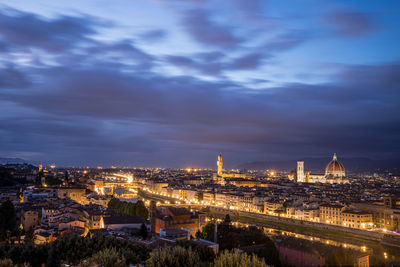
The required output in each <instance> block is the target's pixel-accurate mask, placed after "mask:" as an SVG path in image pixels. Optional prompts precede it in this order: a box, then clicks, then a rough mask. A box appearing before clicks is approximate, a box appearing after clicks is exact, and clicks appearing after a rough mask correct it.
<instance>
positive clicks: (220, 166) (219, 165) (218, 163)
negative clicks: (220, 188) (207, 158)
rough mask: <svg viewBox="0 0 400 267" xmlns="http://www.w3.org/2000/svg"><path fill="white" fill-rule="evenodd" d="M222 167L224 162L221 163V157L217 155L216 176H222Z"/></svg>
mask: <svg viewBox="0 0 400 267" xmlns="http://www.w3.org/2000/svg"><path fill="white" fill-rule="evenodd" d="M223 166H224V162H223V161H222V155H221V154H219V156H218V160H217V167H218V171H217V174H218V175H221V174H222V167H223Z"/></svg>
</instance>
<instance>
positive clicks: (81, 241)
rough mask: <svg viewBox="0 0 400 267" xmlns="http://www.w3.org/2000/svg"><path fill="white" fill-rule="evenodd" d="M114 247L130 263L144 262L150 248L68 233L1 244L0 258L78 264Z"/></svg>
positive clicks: (36, 263) (127, 242) (40, 262)
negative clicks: (43, 239)
mask: <svg viewBox="0 0 400 267" xmlns="http://www.w3.org/2000/svg"><path fill="white" fill-rule="evenodd" d="M111 248H114V249H115V250H116V251H117V252H118V253H120V254H121V255H122V256H123V257H124V258H125V260H126V263H127V264H134V263H143V262H144V261H146V259H147V258H148V257H149V253H150V251H149V250H148V249H147V248H145V247H143V246H139V245H136V244H133V243H131V242H129V241H126V240H120V239H116V238H114V237H105V236H103V235H94V236H93V237H81V236H77V235H64V236H61V237H59V238H58V239H57V240H56V241H54V242H52V243H48V244H43V245H37V246H33V245H30V244H19V245H3V246H0V258H9V259H11V260H12V261H13V262H14V264H23V263H29V264H30V265H32V266H40V265H42V264H47V266H60V264H62V263H68V264H78V263H80V262H82V261H83V260H85V259H88V258H91V257H92V256H93V255H95V254H96V253H98V252H99V251H102V250H104V249H111Z"/></svg>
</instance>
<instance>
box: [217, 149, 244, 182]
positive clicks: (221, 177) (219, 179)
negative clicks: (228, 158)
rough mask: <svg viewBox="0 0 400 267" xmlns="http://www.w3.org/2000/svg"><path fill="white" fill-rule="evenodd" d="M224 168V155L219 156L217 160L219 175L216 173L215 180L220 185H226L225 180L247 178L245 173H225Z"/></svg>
mask: <svg viewBox="0 0 400 267" xmlns="http://www.w3.org/2000/svg"><path fill="white" fill-rule="evenodd" d="M223 166H224V162H223V160H222V155H221V154H219V155H218V160H217V173H214V175H213V179H214V180H215V182H216V183H218V184H220V185H225V179H224V178H246V174H244V173H230V172H228V173H224V172H223Z"/></svg>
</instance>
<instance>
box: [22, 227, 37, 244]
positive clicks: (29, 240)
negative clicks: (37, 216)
mask: <svg viewBox="0 0 400 267" xmlns="http://www.w3.org/2000/svg"><path fill="white" fill-rule="evenodd" d="M24 243H26V244H34V243H35V233H34V231H33V229H32V227H31V228H29V229H28V231H26V233H25V239H24Z"/></svg>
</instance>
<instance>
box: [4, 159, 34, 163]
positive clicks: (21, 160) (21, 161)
mask: <svg viewBox="0 0 400 267" xmlns="http://www.w3.org/2000/svg"><path fill="white" fill-rule="evenodd" d="M7 163H8V164H23V163H32V161H29V160H25V159H21V158H0V164H7Z"/></svg>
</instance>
